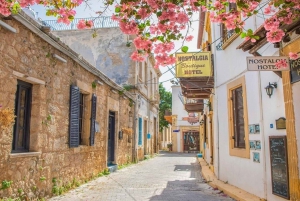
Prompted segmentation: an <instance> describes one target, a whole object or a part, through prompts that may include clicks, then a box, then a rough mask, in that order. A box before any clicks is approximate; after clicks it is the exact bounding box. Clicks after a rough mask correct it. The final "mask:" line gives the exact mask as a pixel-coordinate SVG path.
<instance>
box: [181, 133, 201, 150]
mask: <svg viewBox="0 0 300 201" xmlns="http://www.w3.org/2000/svg"><path fill="white" fill-rule="evenodd" d="M199 143H200V139H199V132H198V131H188V132H184V133H183V151H184V152H188V153H191V152H195V153H197V152H199V150H200V146H199Z"/></svg>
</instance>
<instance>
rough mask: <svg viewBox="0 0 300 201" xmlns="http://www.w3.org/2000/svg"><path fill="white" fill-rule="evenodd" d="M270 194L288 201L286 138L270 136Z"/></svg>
mask: <svg viewBox="0 0 300 201" xmlns="http://www.w3.org/2000/svg"><path fill="white" fill-rule="evenodd" d="M269 143H270V144H269V145H270V162H271V176H272V193H273V194H274V195H277V196H280V197H282V198H285V199H288V200H289V199H290V189H289V171H288V155H287V143H286V136H270V137H269Z"/></svg>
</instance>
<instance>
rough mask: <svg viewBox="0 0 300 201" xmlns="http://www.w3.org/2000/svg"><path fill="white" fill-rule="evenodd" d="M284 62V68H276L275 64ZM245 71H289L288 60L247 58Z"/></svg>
mask: <svg viewBox="0 0 300 201" xmlns="http://www.w3.org/2000/svg"><path fill="white" fill-rule="evenodd" d="M281 60H284V61H285V62H286V63H287V67H286V68H277V67H276V65H275V64H276V63H277V62H279V61H281ZM247 69H248V70H249V71H289V70H290V60H289V58H288V57H247Z"/></svg>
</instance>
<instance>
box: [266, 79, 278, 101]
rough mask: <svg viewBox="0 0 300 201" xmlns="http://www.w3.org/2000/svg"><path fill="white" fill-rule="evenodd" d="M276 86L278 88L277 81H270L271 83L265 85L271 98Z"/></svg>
mask: <svg viewBox="0 0 300 201" xmlns="http://www.w3.org/2000/svg"><path fill="white" fill-rule="evenodd" d="M274 88H277V83H276V82H274V83H272V84H271V83H270V82H269V85H268V86H266V87H265V89H266V93H267V95H268V96H269V98H271V96H272V95H273V90H274Z"/></svg>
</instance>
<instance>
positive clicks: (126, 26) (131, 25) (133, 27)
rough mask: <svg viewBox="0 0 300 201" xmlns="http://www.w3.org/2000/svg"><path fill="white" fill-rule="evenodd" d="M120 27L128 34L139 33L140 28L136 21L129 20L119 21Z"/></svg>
mask: <svg viewBox="0 0 300 201" xmlns="http://www.w3.org/2000/svg"><path fill="white" fill-rule="evenodd" d="M119 26H120V29H121V31H122V32H123V33H125V34H128V35H133V34H138V33H139V29H138V27H137V23H136V22H135V21H133V20H132V21H129V22H123V21H120V22H119Z"/></svg>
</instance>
